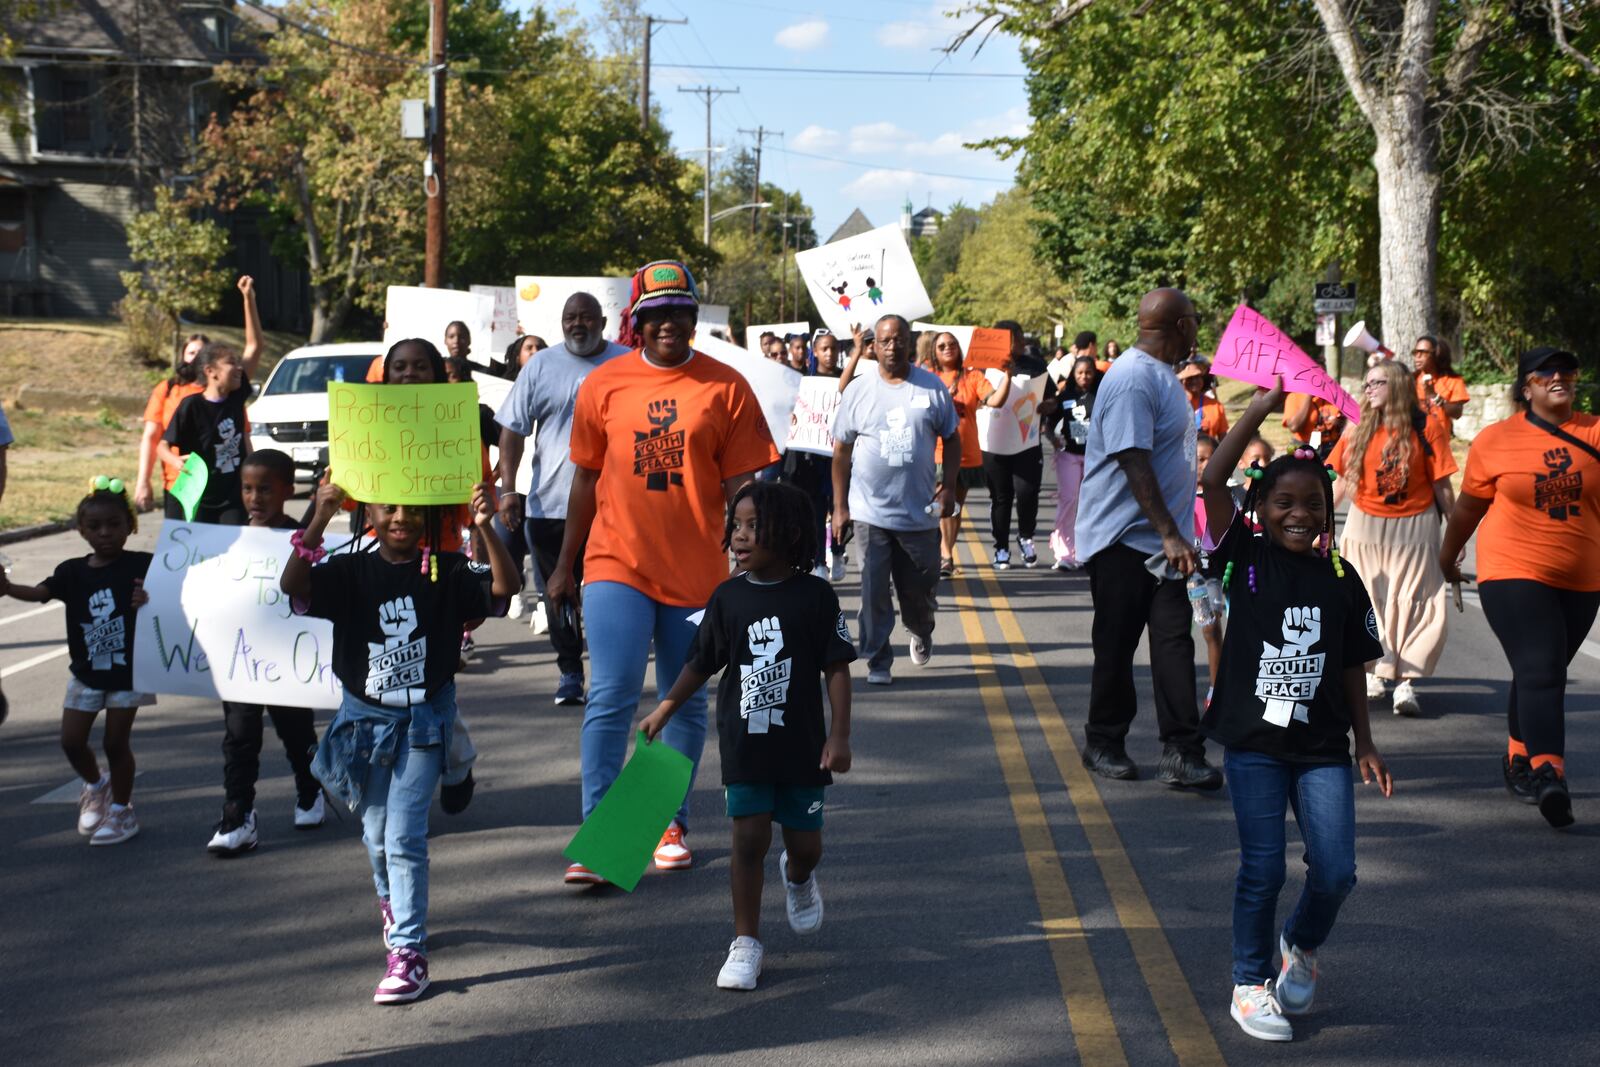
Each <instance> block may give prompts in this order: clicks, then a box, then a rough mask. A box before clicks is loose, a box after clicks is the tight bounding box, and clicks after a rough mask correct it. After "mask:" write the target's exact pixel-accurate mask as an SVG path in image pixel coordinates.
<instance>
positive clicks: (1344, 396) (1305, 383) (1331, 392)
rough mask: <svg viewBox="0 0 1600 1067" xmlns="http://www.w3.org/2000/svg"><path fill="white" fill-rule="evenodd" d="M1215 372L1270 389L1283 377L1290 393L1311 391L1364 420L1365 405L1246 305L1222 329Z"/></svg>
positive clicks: (1351, 417)
mask: <svg viewBox="0 0 1600 1067" xmlns="http://www.w3.org/2000/svg"><path fill="white" fill-rule="evenodd" d="M1211 372H1212V373H1213V374H1220V375H1222V376H1223V377H1224V378H1233V379H1235V380H1236V381H1241V382H1250V383H1252V384H1254V385H1260V386H1265V387H1267V388H1269V389H1270V388H1271V387H1272V385H1273V382H1274V381H1275V380H1276V379H1277V378H1278V377H1279V376H1281V377H1282V378H1283V387H1284V389H1285V390H1287V391H1288V392H1291V393H1309V394H1310V395H1311V396H1314V397H1319V398H1321V399H1323V400H1326V401H1328V402H1329V403H1331V404H1333V405H1335V406H1336V407H1337V408H1338V409H1339V410H1340V411H1342V412H1344V416H1345V418H1347V419H1349V420H1350V422H1351V423H1352V424H1354V423H1357V422H1359V421H1361V405H1360V404H1357V403H1356V402H1355V400H1354V399H1352V398H1351V396H1350V394H1349V393H1347V392H1345V391H1344V390H1343V389H1341V388H1339V383H1338V382H1336V381H1334V380H1333V379H1332V378H1331V377H1329V375H1328V372H1327V371H1325V370H1323V369H1322V367H1321V366H1320V365H1319V364H1318V363H1317V361H1316V360H1314V359H1312V358H1311V357H1310V356H1308V355H1306V354H1305V353H1304V352H1302V351H1301V350H1300V348H1299V346H1298V345H1296V344H1295V343H1294V342H1293V341H1291V340H1290V339H1289V337H1288V335H1287V334H1285V333H1284V332H1283V331H1282V330H1280V329H1278V328H1277V327H1276V326H1274V325H1273V324H1272V323H1271V322H1268V321H1267V320H1266V319H1265V318H1264V317H1263V316H1262V315H1261V314H1260V313H1258V312H1256V311H1255V310H1253V309H1252V308H1250V307H1247V306H1246V305H1244V304H1240V305H1239V306H1238V307H1236V308H1234V309H1233V318H1232V319H1230V320H1229V321H1228V328H1227V329H1226V330H1223V331H1222V339H1221V340H1220V341H1218V342H1217V354H1216V358H1215V359H1213V360H1212V361H1211Z"/></svg>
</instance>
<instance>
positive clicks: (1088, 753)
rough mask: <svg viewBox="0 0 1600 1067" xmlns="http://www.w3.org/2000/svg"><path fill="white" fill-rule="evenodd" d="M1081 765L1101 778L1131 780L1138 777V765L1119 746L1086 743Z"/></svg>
mask: <svg viewBox="0 0 1600 1067" xmlns="http://www.w3.org/2000/svg"><path fill="white" fill-rule="evenodd" d="M1083 765H1084V766H1085V767H1087V768H1089V769H1090V770H1091V771H1093V772H1094V773H1096V774H1098V775H1099V776H1100V777H1102V778H1115V779H1117V780H1118V781H1124V782H1131V781H1133V780H1134V779H1135V778H1137V777H1139V765H1138V764H1137V763H1135V762H1133V760H1131V759H1129V758H1128V754H1127V753H1126V752H1124V751H1123V750H1122V749H1120V748H1102V747H1100V746H1098V745H1088V746H1086V747H1085V748H1084V750H1083Z"/></svg>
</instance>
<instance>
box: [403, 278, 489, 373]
mask: <svg viewBox="0 0 1600 1067" xmlns="http://www.w3.org/2000/svg"><path fill="white" fill-rule="evenodd" d="M452 322H464V323H466V324H467V329H468V330H470V331H471V332H472V346H471V348H470V349H469V350H468V352H467V358H468V359H470V360H472V362H474V363H481V364H483V365H485V366H487V365H488V363H489V360H490V359H499V358H500V355H501V353H503V352H504V351H505V349H504V347H502V348H500V349H499V350H498V351H497V350H496V349H495V347H494V340H493V338H494V297H493V296H490V295H487V294H484V293H463V292H461V291H460V290H459V289H424V288H422V287H420V286H415V285H391V286H389V289H388V291H387V293H386V294H385V298H384V311H383V344H384V347H385V348H387V347H388V346H390V345H392V344H394V343H395V342H396V341H404V340H405V339H406V338H408V337H420V338H422V339H423V340H424V341H432V342H433V346H434V347H435V348H437V349H438V350H439V351H440V352H441V353H444V354H448V353H445V348H444V331H445V328H446V327H448V326H449V325H450V324H451V323H452ZM507 343H508V344H509V343H510V342H509V341H508V342H507Z"/></svg>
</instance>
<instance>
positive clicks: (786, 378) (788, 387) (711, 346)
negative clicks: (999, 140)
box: [694, 330, 805, 452]
mask: <svg viewBox="0 0 1600 1067" xmlns="http://www.w3.org/2000/svg"><path fill="white" fill-rule="evenodd" d="M694 348H695V351H696V352H704V353H705V354H706V355H708V356H710V357H711V358H712V359H715V360H717V361H718V362H720V363H726V364H727V365H728V366H730V367H732V368H733V369H734V370H736V371H738V372H739V373H740V374H741V375H743V377H744V380H745V381H747V382H749V383H750V388H751V389H752V390H754V391H755V394H756V399H757V400H758V401H760V402H761V414H763V415H765V416H766V417H767V429H768V430H770V431H771V432H772V441H773V443H774V444H776V445H777V446H778V451H779V452H782V451H783V450H784V449H785V448H786V447H787V442H788V440H789V420H790V419H791V418H793V416H794V398H795V395H796V394H797V393H798V392H799V391H800V383H801V382H803V381H805V379H804V378H802V377H801V376H800V372H799V371H795V370H790V369H789V368H788V367H785V366H784V365H783V364H781V363H775V362H773V361H772V360H770V359H762V358H761V357H760V356H753V355H751V354H750V353H749V352H746V351H745V350H744V349H742V348H740V347H739V346H738V345H731V344H729V343H728V342H726V341H724V340H722V339H721V338H718V337H712V336H711V334H709V333H707V332H706V331H704V330H701V331H698V332H696V333H695V335H694Z"/></svg>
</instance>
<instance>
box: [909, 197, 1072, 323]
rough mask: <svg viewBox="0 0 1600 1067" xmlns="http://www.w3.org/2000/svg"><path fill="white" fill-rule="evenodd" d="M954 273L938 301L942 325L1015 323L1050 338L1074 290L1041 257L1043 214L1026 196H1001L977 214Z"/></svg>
mask: <svg viewBox="0 0 1600 1067" xmlns="http://www.w3.org/2000/svg"><path fill="white" fill-rule="evenodd" d="M977 215H978V218H977V220H976V225H975V226H974V227H973V228H972V231H971V235H970V236H969V237H968V238H967V239H966V240H965V241H963V242H962V243H961V246H960V248H961V253H960V258H959V260H958V261H957V265H956V269H955V271H954V272H953V273H950V274H948V275H946V276H945V277H944V278H943V281H942V283H941V284H940V286H939V294H938V296H937V297H936V298H935V299H934V318H935V319H936V320H937V321H940V322H951V323H962V324H968V323H970V324H972V325H974V326H988V325H991V324H993V323H994V322H996V321H998V320H1000V319H1015V320H1016V321H1017V322H1020V323H1021V324H1022V327H1023V329H1024V330H1026V331H1028V332H1029V333H1035V334H1039V335H1040V336H1043V337H1048V336H1050V335H1051V333H1052V332H1053V328H1054V325H1055V323H1057V322H1061V321H1062V320H1063V317H1064V316H1065V313H1066V309H1067V303H1068V300H1067V298H1068V291H1067V287H1066V285H1065V284H1063V283H1062V282H1061V281H1060V280H1059V279H1058V278H1057V277H1056V274H1055V272H1054V271H1053V270H1052V269H1051V268H1050V266H1049V265H1048V264H1047V263H1045V262H1043V261H1042V260H1041V259H1040V257H1039V255H1038V251H1037V249H1038V241H1037V237H1038V234H1037V230H1036V229H1035V223H1036V222H1037V220H1038V213H1037V211H1036V209H1035V208H1034V206H1033V204H1032V203H1031V202H1030V200H1029V199H1028V196H1027V194H1026V193H1024V192H1022V191H1020V190H1011V191H1009V192H1004V193H1001V194H1000V195H999V196H997V197H995V199H994V201H993V202H992V203H990V204H987V205H985V206H984V207H983V209H982V210H981V211H980V212H978V213H977Z"/></svg>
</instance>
